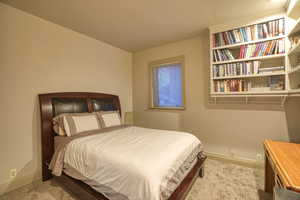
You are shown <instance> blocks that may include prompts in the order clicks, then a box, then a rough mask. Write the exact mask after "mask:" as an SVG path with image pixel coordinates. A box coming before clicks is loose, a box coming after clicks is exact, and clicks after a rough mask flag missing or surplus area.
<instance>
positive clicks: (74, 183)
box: [39, 92, 206, 200]
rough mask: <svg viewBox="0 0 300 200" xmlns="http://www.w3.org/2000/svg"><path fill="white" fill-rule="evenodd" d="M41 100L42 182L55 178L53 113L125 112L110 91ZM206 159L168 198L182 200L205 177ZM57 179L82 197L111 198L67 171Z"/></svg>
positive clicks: (51, 95) (42, 97) (48, 96)
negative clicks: (53, 170)
mask: <svg viewBox="0 0 300 200" xmlns="http://www.w3.org/2000/svg"><path fill="white" fill-rule="evenodd" d="M39 101H40V114H41V134H42V137H41V139H42V141H41V142H42V177H43V181H47V180H49V179H51V178H52V177H53V176H52V174H51V171H50V170H49V169H48V166H49V163H50V161H51V158H52V156H53V154H54V136H55V133H54V131H53V128H52V118H53V117H54V116H56V115H59V114H61V113H82V112H95V111H100V110H102V111H112V110H118V111H119V112H120V115H121V114H122V113H121V106H120V100H119V97H118V96H116V95H111V94H102V93H88V92H64V93H49V94H40V95H39ZM205 159H206V157H205V156H203V157H201V158H199V159H198V161H197V163H196V165H195V166H194V167H193V169H192V170H191V171H190V172H189V173H188V175H187V176H186V178H185V179H184V180H183V181H182V182H181V184H180V185H179V186H178V188H177V189H176V190H175V191H174V192H173V194H172V195H171V197H170V198H169V199H168V200H182V199H184V198H185V196H186V194H187V193H188V191H189V190H190V188H191V186H192V184H193V183H194V181H195V180H196V178H197V177H198V175H200V176H201V177H203V175H204V168H203V167H204V161H205ZM54 178H55V179H56V180H57V181H58V182H59V183H60V184H62V186H63V187H64V188H66V189H67V190H69V191H70V192H71V193H72V194H74V196H75V197H78V198H79V199H89V200H90V199H91V200H92V199H94V200H108V199H107V198H105V197H104V196H103V195H102V194H100V193H98V192H96V191H95V190H94V189H92V188H91V187H90V186H89V185H87V184H85V183H84V182H82V181H79V180H76V179H73V178H71V177H70V176H68V175H66V174H63V175H62V176H59V177H54Z"/></svg>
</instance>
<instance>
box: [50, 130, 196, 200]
mask: <svg viewBox="0 0 300 200" xmlns="http://www.w3.org/2000/svg"><path fill="white" fill-rule="evenodd" d="M55 141H56V145H55V146H56V151H55V154H54V156H53V159H52V161H51V164H50V169H51V170H52V173H53V174H54V175H60V174H61V171H62V170H64V172H65V173H66V174H68V175H69V176H71V177H73V178H76V179H79V180H82V181H84V182H85V183H87V184H88V185H90V186H91V187H93V188H94V189H95V190H97V191H98V192H100V193H102V194H103V195H105V196H106V197H107V198H108V199H111V200H117V199H118V200H164V199H168V198H169V197H170V195H171V194H172V192H173V191H175V189H176V188H177V186H178V185H179V184H180V183H181V181H182V180H183V179H184V178H185V176H186V175H187V174H188V172H189V171H190V170H191V169H192V167H193V166H194V164H195V163H196V162H197V156H198V155H201V152H202V145H201V142H200V141H199V140H198V139H197V138H196V137H195V136H193V135H191V134H188V133H184V132H175V131H162V130H155V129H147V128H140V127H134V126H117V127H110V128H104V129H101V130H97V131H95V130H94V131H90V132H84V133H83V134H80V135H76V136H74V137H56V139H55ZM58 142H59V143H58Z"/></svg>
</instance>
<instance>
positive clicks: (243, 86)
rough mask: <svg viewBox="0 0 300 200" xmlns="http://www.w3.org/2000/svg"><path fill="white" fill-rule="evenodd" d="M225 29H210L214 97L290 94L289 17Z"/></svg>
mask: <svg viewBox="0 0 300 200" xmlns="http://www.w3.org/2000/svg"><path fill="white" fill-rule="evenodd" d="M223 27H226V28H223ZM223 27H222V26H214V27H210V55H211V64H210V71H211V76H210V80H211V84H210V86H211V87H210V88H211V94H212V95H214V96H218V95H222V96H224V95H226V96H227V95H228V96H230V95H247V96H248V95H251V94H253V95H254V94H255V95H282V94H286V93H287V91H288V78H287V76H288V75H287V74H288V73H287V67H286V55H287V52H286V17H285V16H284V15H280V16H274V17H268V18H266V19H261V20H258V21H255V22H253V23H248V24H244V25H242V26H223ZM294 51H295V52H297V50H294ZM299 72H300V70H299Z"/></svg>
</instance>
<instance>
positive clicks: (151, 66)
mask: <svg viewBox="0 0 300 200" xmlns="http://www.w3.org/2000/svg"><path fill="white" fill-rule="evenodd" d="M170 64H180V65H181V80H182V83H181V84H182V91H181V92H182V106H181V107H160V106H155V103H154V101H155V100H154V88H155V81H154V77H153V72H154V69H155V68H159V67H163V66H165V65H170ZM149 74H150V76H149V77H150V83H149V85H150V95H149V97H150V98H149V108H150V109H159V110H185V109H186V104H185V103H186V100H185V57H184V56H183V55H182V56H176V57H171V58H166V59H161V60H156V61H151V62H150V63H149Z"/></svg>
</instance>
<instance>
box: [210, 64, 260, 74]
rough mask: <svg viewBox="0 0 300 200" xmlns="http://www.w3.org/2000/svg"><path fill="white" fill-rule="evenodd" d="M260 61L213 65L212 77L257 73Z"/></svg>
mask: <svg viewBox="0 0 300 200" xmlns="http://www.w3.org/2000/svg"><path fill="white" fill-rule="evenodd" d="M260 64H261V61H250V62H239V63H229V64H223V65H214V66H213V77H226V76H239V75H252V74H258V73H259V67H260Z"/></svg>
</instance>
